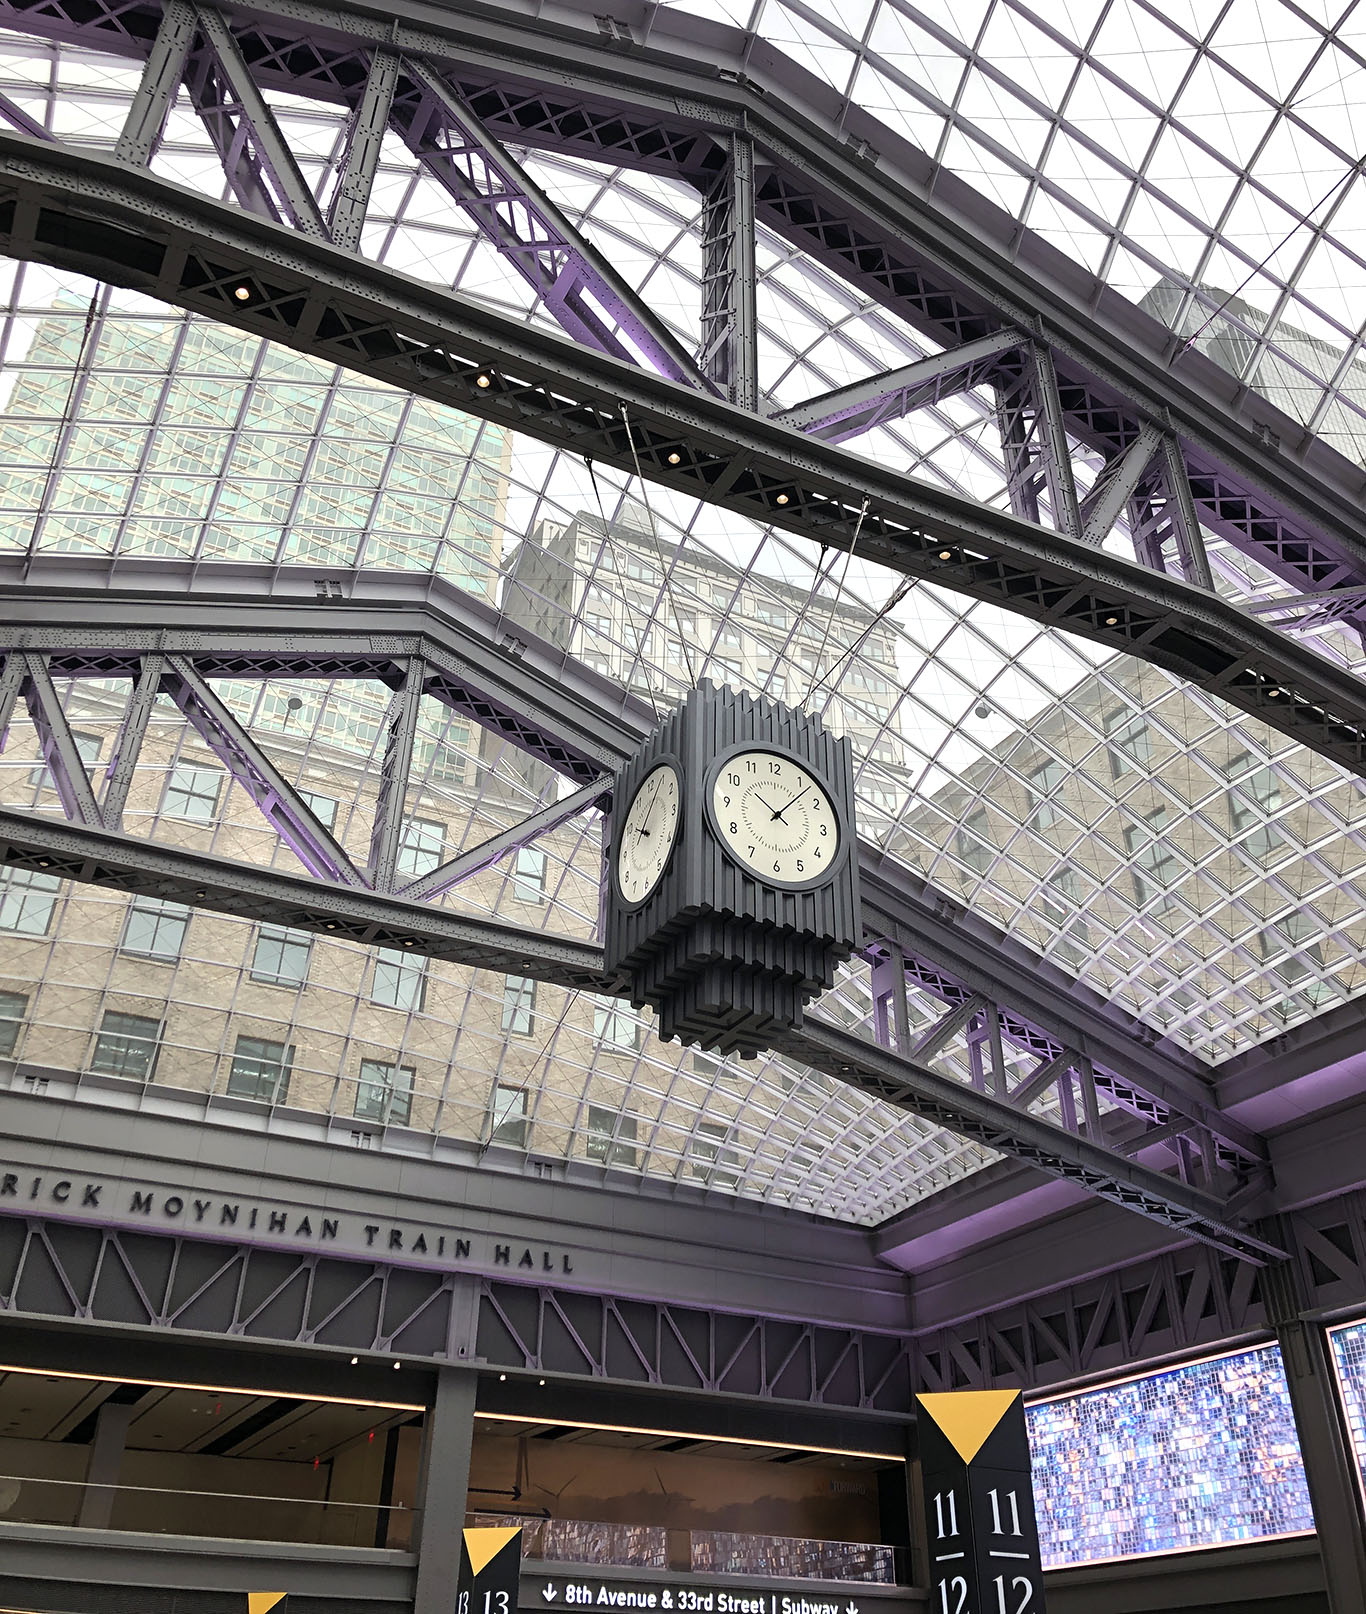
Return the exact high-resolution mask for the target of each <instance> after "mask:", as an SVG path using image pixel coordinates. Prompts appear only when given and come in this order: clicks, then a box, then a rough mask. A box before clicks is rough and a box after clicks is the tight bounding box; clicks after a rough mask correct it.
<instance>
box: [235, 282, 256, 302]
mask: <svg viewBox="0 0 1366 1614" xmlns="http://www.w3.org/2000/svg"><path fill="white" fill-rule="evenodd" d="M232 294H233V296H234V297H235V298H236V299H237V301H238V302H239V303H246V302H250V301H251V287H250V286H234V287H233V288H232Z"/></svg>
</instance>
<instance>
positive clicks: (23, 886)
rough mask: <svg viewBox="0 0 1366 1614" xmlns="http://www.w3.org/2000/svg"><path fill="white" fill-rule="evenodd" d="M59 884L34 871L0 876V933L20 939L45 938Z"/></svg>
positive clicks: (52, 876) (60, 886)
mask: <svg viewBox="0 0 1366 1614" xmlns="http://www.w3.org/2000/svg"><path fill="white" fill-rule="evenodd" d="M61 889H62V882H61V881H60V880H59V879H58V878H57V876H56V875H55V874H43V873H40V872H39V871H38V870H36V869H7V870H6V871H5V872H4V873H3V874H0V930H13V931H15V932H17V933H18V934H19V935H20V936H46V935H47V929H48V926H49V925H50V924H51V923H52V910H53V909H54V908H55V907H56V906H57V893H58V892H59V891H60V890H61Z"/></svg>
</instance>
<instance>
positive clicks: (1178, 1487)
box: [1028, 1324, 1366, 1568]
mask: <svg viewBox="0 0 1366 1614" xmlns="http://www.w3.org/2000/svg"><path fill="white" fill-rule="evenodd" d="M1342 1340H1343V1336H1341V1335H1338V1336H1335V1346H1336V1347H1337V1349H1338V1352H1339V1361H1340V1362H1341V1361H1342V1357H1343V1352H1344V1351H1346V1350H1348V1349H1354V1350H1355V1352H1356V1355H1355V1357H1354V1363H1355V1366H1354V1372H1355V1380H1354V1383H1355V1390H1356V1401H1355V1406H1356V1414H1355V1420H1354V1422H1353V1425H1352V1431H1353V1437H1354V1440H1355V1441H1356V1449H1357V1453H1358V1456H1359V1458H1361V1459H1362V1460H1363V1461H1366V1367H1364V1366H1363V1363H1366V1324H1362V1325H1360V1326H1359V1327H1358V1329H1357V1330H1356V1338H1355V1340H1354V1341H1352V1342H1344V1343H1339V1342H1340V1341H1342ZM1340 1370H1341V1369H1340ZM1028 1420H1029V1440H1030V1447H1031V1450H1032V1453H1033V1462H1034V1497H1035V1505H1036V1507H1037V1510H1038V1516H1039V1535H1040V1539H1041V1541H1042V1544H1043V1561H1044V1565H1045V1567H1046V1568H1061V1567H1063V1566H1065V1565H1069V1564H1083V1563H1092V1562H1095V1561H1096V1560H1098V1559H1104V1558H1121V1557H1128V1556H1131V1555H1134V1554H1139V1553H1150V1552H1179V1551H1182V1550H1187V1549H1190V1548H1194V1547H1212V1546H1219V1545H1223V1544H1225V1543H1229V1542H1234V1541H1256V1540H1260V1539H1263V1538H1265V1537H1267V1536H1280V1535H1290V1534H1293V1533H1294V1532H1296V1531H1304V1530H1312V1529H1313V1528H1314V1517H1313V1513H1312V1512H1311V1510H1310V1506H1309V1492H1308V1489H1307V1487H1306V1484H1305V1478H1304V1463H1303V1460H1302V1458H1301V1456H1300V1448H1299V1441H1298V1438H1297V1437H1296V1434H1295V1422H1294V1417H1293V1415H1292V1413H1291V1408H1290V1392H1289V1388H1288V1386H1287V1384H1286V1380H1285V1369H1284V1367H1283V1366H1282V1363H1281V1354H1280V1350H1279V1349H1278V1348H1277V1347H1276V1346H1274V1345H1267V1346H1263V1347H1261V1348H1259V1349H1256V1350H1250V1351H1240V1352H1238V1353H1237V1354H1235V1355H1232V1356H1221V1357H1217V1358H1215V1359H1213V1360H1210V1361H1204V1362H1194V1363H1190V1364H1188V1365H1186V1366H1183V1367H1177V1368H1172V1369H1170V1370H1169V1371H1167V1372H1164V1373H1153V1374H1149V1375H1147V1376H1145V1377H1143V1378H1138V1379H1133V1380H1130V1381H1128V1382H1126V1383H1123V1384H1114V1385H1108V1386H1103V1387H1101V1388H1099V1389H1096V1390H1088V1391H1083V1392H1081V1393H1080V1394H1077V1395H1070V1396H1066V1397H1063V1398H1061V1399H1059V1400H1056V1401H1042V1402H1038V1403H1037V1404H1035V1405H1034V1406H1031V1407H1030V1408H1029V1409H1028Z"/></svg>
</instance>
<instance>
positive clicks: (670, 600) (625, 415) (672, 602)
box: [618, 398, 697, 685]
mask: <svg viewBox="0 0 1366 1614" xmlns="http://www.w3.org/2000/svg"><path fill="white" fill-rule="evenodd" d="M618 407H619V408H620V409H621V423H622V425H623V426H624V427H625V428H626V441H627V442H628V443H629V444H630V445H631V458H632V459H633V460H634V461H635V467H636V480H637V481H638V482H639V483H640V497H641V502H642V503H643V504H644V506H645V515H646V518H647V520H648V524H649V528H650V538H651V540H652V542H653V543H654V546H655V557H656V559H657V560H658V561H659V573H660V577H661V578H662V579H663V583H664V600H665V604H666V605H667V606H668V608H669V615H670V616H671V617H672V618H673V624H674V632H675V633H676V634H677V635H678V642H679V644H680V645H681V646H682V648H683V665H684V666H685V667H686V668H687V669H688V683H689V685H695V684H696V683H697V674H696V673H695V672H694V671H693V664H692V651H691V649H690V648H689V646H688V635H687V634H686V633H684V632H683V627H682V622H681V620H680V618H679V614H678V602H677V600H676V599H675V598H674V590H673V570H674V567H675V566H676V565H677V564H678V557H679V556H680V555H681V554H682V553H683V545H682V544H681V543H679V544H675V546H674V558H673V560H672V561H671V562H670V563H669V564H667V565H666V564H665V561H664V547H663V545H662V544H661V543H660V541H659V528H658V527H657V526H656V524H655V514H654V511H653V510H652V509H651V508H650V493H649V483H648V482H646V480H645V478H644V476H643V475H642V474H641V470H640V454H639V453H638V451H637V449H636V438H635V433H634V432H633V431H632V430H631V412H630V410H629V409H627V407H626V400H625V399H624V398H622V399H618Z"/></svg>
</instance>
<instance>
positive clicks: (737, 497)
mask: <svg viewBox="0 0 1366 1614" xmlns="http://www.w3.org/2000/svg"><path fill="white" fill-rule="evenodd" d="M0 248H3V249H4V250H5V251H8V252H9V253H11V254H12V255H14V256H16V257H20V258H33V259H36V260H38V261H41V262H46V263H53V264H57V265H59V266H64V267H70V268H74V269H77V270H79V271H80V272H82V273H86V274H91V275H95V276H98V277H101V278H104V279H106V280H110V279H112V280H116V281H117V282H119V283H121V284H126V285H129V286H132V287H135V288H136V289H137V290H139V291H142V292H145V293H146V294H148V295H150V296H154V297H158V298H160V299H161V300H163V301H165V302H168V303H171V304H174V305H178V306H180V307H184V308H188V309H192V310H194V311H195V312H199V313H204V314H210V315H212V316H214V317H215V318H218V319H220V320H223V321H224V322H226V323H230V324H233V325H237V326H239V327H241V328H243V329H246V330H250V331H253V332H255V333H257V334H259V335H263V336H269V337H271V338H273V339H274V340H276V341H279V342H282V343H285V344H287V345H289V346H292V347H295V348H297V349H299V350H301V351H304V352H308V353H311V354H313V355H315V356H317V357H319V358H324V359H331V360H333V361H335V362H337V363H338V364H342V365H346V366H348V367H349V368H351V369H354V370H357V371H360V372H362V373H365V374H368V375H373V376H377V377H379V378H380V379H382V380H385V381H388V382H390V383H392V384H393V385H396V386H400V387H404V388H407V389H409V390H411V391H413V392H416V393H420V394H422V395H424V396H426V397H430V398H435V399H437V400H439V401H441V402H444V403H449V404H454V405H456V406H458V407H459V408H462V409H465V410H467V411H468V412H470V413H472V414H478V415H482V416H484V417H486V418H488V419H491V420H497V421H499V422H501V423H502V424H504V425H506V426H508V427H511V428H513V429H515V430H518V431H523V432H526V433H528V434H530V435H532V436H535V437H539V438H540V439H541V440H542V441H544V442H548V443H551V444H552V445H555V446H559V447H563V448H565V449H568V450H570V451H572V452H575V453H578V454H581V455H588V456H590V457H591V458H593V459H595V460H599V461H604V462H607V463H610V464H613V465H616V466H618V467H620V468H621V469H622V470H624V471H627V472H630V471H631V470H633V469H634V468H636V467H637V465H638V466H639V469H640V470H641V472H642V473H643V474H644V475H645V476H647V477H650V478H652V479H653V480H656V481H659V482H661V483H663V484H665V485H667V486H669V487H671V488H673V489H674V490H675V491H678V492H683V493H691V494H693V495H695V496H696V497H698V498H701V499H705V500H707V501H709V502H711V503H714V504H719V505H723V506H724V507H726V508H727V509H730V510H734V511H736V512H737V513H739V514H742V515H745V516H748V517H750V518H751V519H753V520H756V521H760V522H765V523H769V524H772V525H774V526H779V527H783V528H786V529H787V530H789V531H791V532H795V533H798V534H800V535H802V536H805V537H808V538H811V539H813V540H816V541H818V542H820V543H823V544H826V545H829V546H832V547H836V548H848V547H849V546H850V545H851V544H852V543H853V542H854V541H855V535H856V534H857V535H858V544H859V552H860V553H861V554H862V555H864V556H865V557H866V558H868V559H870V560H876V561H879V562H881V563H882V564H883V565H885V566H887V567H889V568H890V569H893V570H896V571H901V572H904V573H906V574H907V575H908V576H911V577H925V578H932V579H934V580H935V581H937V582H939V583H942V584H943V585H945V586H946V587H949V588H951V589H954V590H956V591H957V592H959V593H962V594H966V595H969V596H972V597H975V598H978V599H983V600H989V601H991V602H992V603H994V604H997V605H1000V606H1002V607H1003V608H1005V609H1008V610H1011V611H1015V612H1018V613H1020V614H1022V615H1024V616H1027V617H1029V618H1030V619H1032V620H1034V621H1037V622H1040V623H1044V624H1047V625H1049V626H1052V627H1057V628H1062V629H1066V630H1067V631H1069V632H1072V633H1076V634H1079V635H1081V636H1082V637H1085V638H1087V639H1091V640H1093V641H1095V642H1097V643H1100V644H1102V645H1104V646H1106V647H1107V648H1109V649H1111V650H1116V651H1127V652H1128V653H1130V654H1132V655H1135V656H1139V657H1141V658H1143V659H1145V660H1147V661H1151V662H1153V663H1154V664H1155V665H1157V666H1160V667H1163V668H1165V669H1167V670H1168V671H1170V672H1173V673H1175V674H1176V675H1177V676H1179V677H1181V678H1184V679H1187V680H1189V681H1190V682H1191V683H1193V684H1195V685H1196V686H1198V687H1199V688H1201V689H1204V690H1206V691H1208V692H1209V693H1210V694H1213V695H1216V696H1218V697H1220V698H1221V699H1223V700H1225V701H1227V702H1228V703H1229V704H1230V705H1232V706H1235V707H1238V708H1240V709H1242V710H1243V711H1246V712H1249V713H1251V714H1253V715H1255V716H1256V717H1258V718H1260V719H1261V720H1262V721H1263V722H1265V723H1267V724H1269V725H1270V726H1272V727H1274V728H1277V729H1279V730H1281V732H1283V733H1285V734H1288V735H1290V736H1292V737H1293V738H1295V739H1297V740H1299V741H1300V742H1301V743H1302V744H1304V745H1307V746H1310V747H1311V748H1313V749H1314V750H1317V751H1319V752H1321V753H1322V754H1323V755H1325V756H1328V757H1331V758H1333V759H1334V760H1335V761H1337V762H1340V763H1341V764H1343V765H1344V766H1345V767H1348V768H1351V769H1353V770H1355V771H1358V772H1366V689H1363V686H1362V684H1361V683H1360V681H1359V680H1358V679H1356V678H1354V677H1353V676H1352V675H1351V674H1350V673H1348V672H1346V671H1345V670H1343V669H1342V668H1341V667H1339V666H1336V665H1335V664H1333V663H1331V662H1329V661H1327V660H1325V659H1324V658H1323V657H1321V656H1319V655H1317V654H1316V653H1315V652H1314V651H1312V650H1310V649H1309V648H1308V647H1306V646H1305V645H1303V644H1300V643H1299V642H1297V641H1295V640H1293V639H1291V638H1288V637H1286V636H1284V635H1281V634H1278V633H1277V632H1276V631H1275V630H1274V629H1273V628H1270V627H1267V626H1266V625H1265V624H1263V623H1262V622H1260V621H1258V620H1256V619H1255V618H1253V617H1251V616H1249V615H1248V614H1247V613H1246V612H1244V611H1241V610H1239V609H1238V607H1237V606H1235V605H1233V604H1231V603H1229V602H1228V601H1226V600H1223V599H1221V598H1220V597H1219V596H1217V595H1212V594H1209V593H1207V592H1205V591H1204V590H1202V589H1199V588H1196V587H1193V586H1191V585H1189V584H1186V583H1184V582H1181V581H1179V580H1178V579H1176V578H1174V577H1170V576H1167V575H1165V574H1161V573H1154V572H1152V571H1149V570H1148V569H1146V568H1145V567H1142V566H1140V565H1138V564H1136V563H1133V562H1129V561H1126V560H1124V559H1122V558H1121V557H1119V556H1115V555H1111V554H1108V553H1106V552H1104V551H1097V550H1094V549H1092V548H1091V547H1090V546H1088V545H1085V544H1082V543H1080V542H1079V541H1077V540H1073V539H1069V538H1067V537H1065V536H1064V535H1063V534H1061V533H1059V532H1055V531H1052V530H1050V529H1048V528H1046V527H1043V526H1039V525H1037V524H1035V523H1034V522H1031V521H1028V520H1024V519H1022V518H1021V517H1019V516H1015V515H1012V514H1010V513H1008V512H1005V511H1001V510H996V509H993V508H991V507H988V506H985V505H981V504H978V503H976V502H975V501H973V500H971V499H966V498H963V497H961V496H959V495H956V494H951V493H947V492H945V491H943V490H941V489H937V488H934V487H931V486H930V485H929V484H927V483H923V482H919V481H916V480H914V479H913V478H910V477H907V476H903V475H900V474H898V473H896V472H892V471H888V470H885V469H883V468H882V467H880V466H877V465H874V464H872V463H870V462H868V461H867V460H863V459H860V458H859V457H857V456H856V455H853V454H850V453H847V452H846V451H844V450H843V449H841V448H838V447H836V446H834V445H832V444H827V443H819V442H813V441H811V440H810V439H809V438H807V437H804V436H803V435H802V434H801V433H799V432H795V431H793V430H792V429H791V428H789V427H785V426H782V425H780V424H777V423H775V422H773V421H771V420H764V419H761V418H758V417H756V416H754V415H750V414H747V413H746V412H744V411H743V410H740V409H737V408H735V407H734V406H732V405H730V404H728V403H726V402H724V401H722V400H720V399H717V398H710V397H706V396H704V395H702V394H700V393H698V392H695V391H692V390H691V389H689V388H687V387H683V386H680V385H678V384H677V383H675V382H671V381H669V380H667V379H665V378H663V377H661V376H655V375H651V374H649V373H648V372H646V371H644V370H641V369H639V368H636V367H634V366H631V365H626V364H623V363H620V362H619V361H617V360H614V359H612V358H610V357H609V356H607V355H605V354H601V353H594V352H591V351H589V350H587V349H584V348H580V347H576V346H574V345H573V344H571V343H569V342H566V341H563V340H562V339H560V338H559V337H556V336H554V335H552V334H551V333H549V332H545V331H542V330H539V329H537V328H535V327H533V326H529V325H525V324H522V323H520V322H519V321H516V320H513V319H509V318H507V317H505V316H503V315H500V314H497V313H495V312H493V311H492V310H490V309H487V308H484V307H481V306H479V305H478V304H476V303H474V302H472V301H471V300H469V299H466V298H463V297H459V296H456V295H454V294H453V293H450V292H443V291H440V290H437V289H435V288H431V287H425V286H421V285H419V284H417V283H416V282H413V281H411V280H409V279H408V278H407V277H406V276H403V275H399V274H396V273H394V272H393V271H391V270H387V269H383V268H380V267H378V266H376V265H373V264H370V263H366V262H364V261H363V260H360V259H358V258H356V257H355V256H354V255H353V254H350V253H346V252H341V251H339V250H338V249H336V248H335V247H333V246H331V245H330V244H328V243H326V242H322V241H315V240H312V239H309V238H306V237H304V236H301V235H299V234H297V233H295V232H292V231H290V230H288V229H286V228H284V227H282V226H280V225H278V224H275V223H273V222H272V221H269V220H265V219H260V218H255V217H252V216H250V215H248V214H244V213H242V212H240V211H238V210H235V209H233V208H230V207H227V206H223V205H221V204H219V203H216V202H212V201H210V200H208V199H206V198H204V197H202V196H198V195H195V194H193V193H191V192H189V191H186V190H184V189H182V188H180V187H178V186H174V185H170V184H168V183H167V182H165V181H164V180H160V179H158V178H156V177H155V176H153V175H151V174H148V173H145V172H135V171H130V170H127V169H125V168H123V167H122V166H121V165H119V164H117V163H113V162H110V161H109V160H107V159H104V158H100V157H94V156H91V155H89V154H85V153H76V152H71V151H67V150H59V149H56V148H54V147H51V146H41V147H40V146H38V145H36V144H35V143H34V142H31V141H28V140H26V139H24V138H23V137H21V136H11V135H4V134H0ZM243 291H245V293H246V295H245V296H240V295H239V293H240V292H243ZM481 378H482V384H481ZM675 460H676V461H677V463H676V464H675V463H674V461H675Z"/></svg>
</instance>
